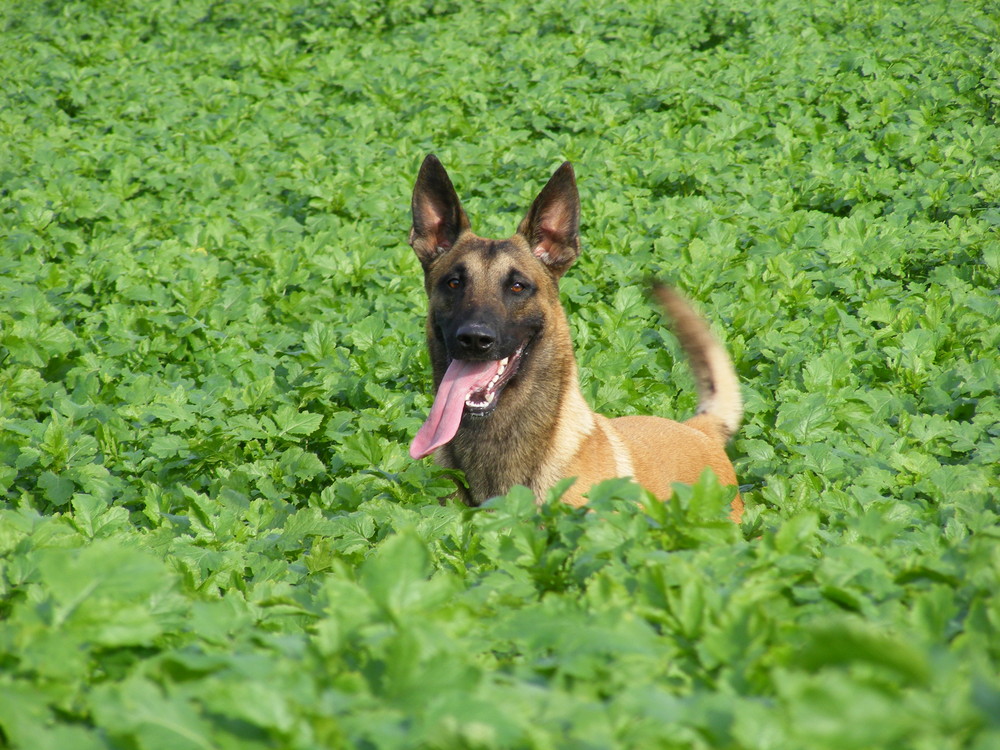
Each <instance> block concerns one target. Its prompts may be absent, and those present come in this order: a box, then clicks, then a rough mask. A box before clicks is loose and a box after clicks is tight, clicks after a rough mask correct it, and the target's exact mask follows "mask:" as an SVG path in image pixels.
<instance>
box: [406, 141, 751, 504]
mask: <svg viewBox="0 0 1000 750" xmlns="http://www.w3.org/2000/svg"><path fill="white" fill-rule="evenodd" d="M412 211H413V226H412V228H411V230H410V237H409V241H410V246H411V247H412V248H413V250H414V252H415V253H416V256H417V258H418V259H419V261H420V264H421V266H422V267H423V272H424V288H425V290H426V292H427V298H428V313H427V325H426V333H427V346H428V348H429V350H430V360H431V365H432V368H433V372H434V386H435V389H436V394H437V395H436V396H435V398H434V403H433V406H432V407H431V411H430V415H429V416H428V418H427V421H426V422H424V424H423V425H422V426H421V427H420V429H419V431H418V432H417V434H416V437H415V438H414V439H413V443H412V444H411V446H410V455H411V456H412V457H413V458H414V459H421V458H424V457H426V456H429V455H431V454H432V453H433V454H435V458H436V460H437V461H438V463H439V464H441V465H442V466H445V467H448V468H453V469H459V470H461V471H462V472H464V474H465V478H466V481H467V483H468V488H464V487H462V488H460V489H459V492H460V494H461V495H462V498H463V500H464V501H465V502H466V503H467V504H469V505H479V504H481V503H482V502H484V501H485V500H487V499H489V498H491V497H495V496H497V495H503V494H505V493H506V492H507V491H508V490H510V488H511V487H513V486H514V485H517V484H521V485H526V486H527V487H529V488H530V489H531V490H532V491H533V492H534V493H535V495H536V496H537V497H539V498H541V497H543V496H544V493H545V492H546V490H548V489H550V488H551V487H552V486H553V485H555V484H556V483H557V482H558V481H559V480H560V479H562V478H564V477H576V482H575V483H574V484H572V485H571V486H570V487H569V489H567V490H566V492H565V494H564V495H563V496H562V500H563V501H564V502H567V503H569V504H571V505H573V506H577V507H579V506H581V505H583V504H585V503H586V498H585V496H584V493H585V492H586V491H587V490H588V489H589V488H590V487H591V486H593V485H594V484H595V483H596V482H599V481H601V480H603V479H609V478H611V477H632V479H633V480H635V481H636V482H638V483H639V484H640V485H641V486H643V487H645V488H646V489H647V490H649V491H650V492H652V493H653V494H654V495H655V496H657V497H658V498H661V499H667V498H668V497H669V496H670V495H671V492H672V488H671V485H672V483H674V482H682V483H685V484H693V483H694V482H696V481H697V480H698V479H699V477H700V476H701V474H702V472H703V470H704V469H705V468H710V469H711V470H712V471H713V472H715V475H716V476H717V477H718V479H719V481H720V482H721V483H722V484H725V485H736V473H735V471H734V469H733V465H732V463H731V462H730V460H729V458H728V457H727V455H726V452H725V445H726V442H727V441H728V440H729V438H730V437H732V435H733V434H734V433H735V432H736V430H737V429H738V428H739V425H740V421H741V419H742V416H743V405H742V399H741V396H740V387H739V381H738V380H737V376H736V372H735V370H734V368H733V365H732V363H731V361H730V359H729V356H728V355H727V353H726V351H725V349H724V348H723V347H722V346H721V345H720V344H719V343H718V342H717V341H716V340H715V338H714V337H713V336H712V334H711V332H710V331H709V328H708V325H707V324H706V323H705V322H704V321H703V320H702V319H701V318H700V317H698V315H697V314H696V313H695V312H694V311H693V310H692V309H691V307H690V306H689V305H688V304H687V302H686V301H685V300H684V298H683V297H681V296H680V295H679V294H678V293H677V292H675V291H674V290H672V289H670V288H668V287H666V286H660V285H657V286H656V287H655V288H654V292H655V295H656V296H657V297H658V298H659V300H660V302H661V303H662V304H663V306H664V307H665V308H666V310H667V313H668V314H669V316H670V317H671V318H672V319H673V322H674V331H675V334H676V335H677V337H678V339H679V340H680V342H681V346H682V348H683V349H684V351H685V353H686V354H687V356H688V358H689V360H690V362H691V365H692V369H693V370H694V373H695V378H696V382H697V387H698V393H699V405H698V410H697V414H696V415H695V416H694V417H692V418H691V419H688V420H687V421H685V422H682V423H679V422H674V421H672V420H669V419H664V418H660V417H651V416H650V417H647V416H629V417H619V418H617V419H609V418H608V417H604V416H602V415H600V414H597V413H595V412H594V411H592V410H591V408H590V407H589V406H588V405H587V403H586V401H585V400H584V398H583V394H582V393H581V391H580V386H579V382H578V378H577V362H576V356H575V355H574V352H573V346H572V343H571V341H570V331H569V325H568V323H567V320H566V315H565V312H564V309H563V306H562V304H561V303H560V301H559V287H558V282H559V279H560V278H561V277H562V275H563V274H564V273H566V271H567V270H568V269H569V267H570V266H571V265H572V264H573V262H574V261H575V260H576V258H577V257H578V256H579V254H580V237H579V223H580V222H579V220H580V197H579V193H578V191H577V187H576V177H575V175H574V172H573V167H572V166H571V165H570V163H569V162H565V163H564V164H563V165H562V166H560V167H559V168H558V169H557V170H556V171H555V173H554V174H553V175H552V177H551V179H550V180H549V181H548V183H547V184H546V185H545V187H544V188H542V191H541V192H540V193H539V194H538V196H537V197H536V198H535V200H534V202H533V203H532V204H531V207H530V208H529V209H528V212H527V214H526V215H525V217H524V220H523V221H522V222H521V223H520V225H519V226H518V228H517V232H516V233H515V234H514V236H513V237H510V238H509V239H503V240H493V239H487V238H485V237H479V236H477V235H475V234H473V232H472V231H471V230H470V224H469V219H468V217H467V216H466V214H465V211H464V209H463V208H462V204H461V202H460V201H459V199H458V194H457V193H456V192H455V188H454V186H453V185H452V182H451V179H450V178H449V177H448V173H447V172H446V171H445V169H444V166H443V165H442V164H441V162H440V161H439V160H438V158H437V157H436V156H434V155H433V154H430V155H428V156H427V157H426V158H425V159H424V162H423V164H422V165H421V167H420V172H419V174H418V176H417V181H416V184H415V186H414V188H413V200H412ZM731 509H732V510H731V513H730V517H731V518H732V519H733V520H734V521H736V522H739V521H740V519H741V517H742V513H743V501H742V500H741V498H740V496H739V494H737V495H736V498H735V499H734V500H733V502H732V506H731Z"/></svg>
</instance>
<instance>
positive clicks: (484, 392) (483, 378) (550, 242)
mask: <svg viewBox="0 0 1000 750" xmlns="http://www.w3.org/2000/svg"><path fill="white" fill-rule="evenodd" d="M412 208H413V227H412V229H411V230H410V245H411V246H412V247H413V250H414V252H415V253H416V255H417V258H419V260H420V264H421V265H422V266H423V269H424V283H425V288H426V290H427V296H428V299H429V310H428V323H427V325H428V344H429V346H430V350H431V359H432V361H433V364H434V374H435V380H436V382H437V383H438V395H437V398H436V399H435V403H434V407H433V408H432V410H431V418H430V419H429V420H428V422H427V424H425V426H424V428H423V429H422V430H421V433H424V435H423V437H425V438H427V439H426V440H424V439H422V437H421V434H418V440H417V441H415V442H414V447H413V448H412V449H411V451H412V452H414V453H419V454H421V455H427V453H430V452H431V451H432V450H434V448H436V447H438V446H439V445H441V444H443V443H444V442H448V441H449V440H450V439H451V438H452V437H454V434H455V432H457V430H458V427H459V422H460V420H461V419H463V418H464V417H466V416H469V417H477V416H486V415H489V414H491V413H492V412H493V411H494V410H495V409H496V408H497V405H498V404H499V403H500V396H501V393H503V392H504V391H505V390H508V389H509V390H510V391H511V392H514V391H517V390H518V381H519V380H523V379H524V375H525V373H526V372H527V370H528V369H530V368H531V367H544V366H546V364H547V363H546V362H544V361H539V358H538V356H537V349H539V347H537V346H535V344H536V343H537V342H538V339H539V338H540V337H541V336H544V335H545V332H546V327H547V325H548V323H549V322H550V321H551V320H552V319H553V318H554V317H556V316H559V317H561V315H562V313H561V308H560V306H559V298H558V286H557V282H558V279H559V278H560V277H561V276H562V274H563V273H565V272H566V270H567V269H568V268H569V267H570V266H571V265H572V264H573V261H575V260H576V258H577V256H578V255H579V253H580V238H579V220H580V219H579V217H580V198H579V194H578V192H577V188H576V179H575V176H574V174H573V167H572V166H571V165H570V164H569V162H566V163H564V164H563V165H562V166H560V167H559V168H558V169H557V170H556V171H555V173H554V174H553V175H552V177H551V179H550V180H549V182H548V184H546V185H545V187H544V188H542V191H541V192H540V193H539V194H538V196H537V197H536V198H535V200H534V202H533V203H532V204H531V207H530V208H529V209H528V212H527V214H526V215H525V217H524V219H523V220H522V221H521V223H520V225H519V226H518V228H517V231H516V232H515V234H514V235H513V236H512V237H510V238H508V239H502V240H494V239H487V238H485V237H479V236H478V235H476V234H474V233H473V232H472V231H471V230H470V225H469V219H468V217H467V216H466V214H465V210H464V209H463V208H462V204H461V202H460V201H459V199H458V195H457V193H456V192H455V188H454V186H453V185H452V183H451V179H450V178H449V177H448V173H447V172H446V171H445V169H444V167H443V166H442V165H441V162H440V161H438V159H437V157H435V156H434V155H433V154H432V155H429V156H428V157H427V158H426V159H424V163H423V165H422V166H421V167H420V174H419V175H418V176H417V182H416V185H415V187H414V189H413V202H412ZM543 359H544V358H543ZM512 395H513V394H512V393H511V395H508V396H505V398H504V400H505V401H507V402H510V401H513V400H514V399H513V398H512ZM428 432H433V433H435V434H436V437H434V438H433V439H431V437H429V436H428V435H427V433H428ZM418 443H419V446H418Z"/></svg>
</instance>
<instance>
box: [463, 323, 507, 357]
mask: <svg viewBox="0 0 1000 750" xmlns="http://www.w3.org/2000/svg"><path fill="white" fill-rule="evenodd" d="M455 339H456V340H457V341H458V347H459V349H460V350H461V353H462V354H485V353H486V352H487V351H489V349H490V347H491V346H493V344H494V343H496V340H497V335H496V333H495V332H494V331H493V329H492V328H490V327H489V326H488V325H486V324H485V323H466V324H465V325H463V326H462V327H461V328H459V329H458V331H457V332H456V333H455Z"/></svg>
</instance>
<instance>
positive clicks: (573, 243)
mask: <svg viewBox="0 0 1000 750" xmlns="http://www.w3.org/2000/svg"><path fill="white" fill-rule="evenodd" d="M517 233H518V234H520V235H521V236H523V237H524V238H525V239H526V240H528V244H529V245H530V246H531V251H532V252H533V253H534V254H535V255H536V256H537V257H538V258H539V259H540V260H541V261H542V262H543V263H544V264H545V265H547V266H548V267H549V269H550V270H551V271H552V272H553V273H554V274H555V275H556V276H557V277H558V276H562V275H563V273H565V272H566V269H568V268H569V267H570V266H571V265H573V261H574V260H576V258H577V256H578V255H579V254H580V194H579V193H578V192H577V189H576V176H575V175H574V174H573V166H572V165H571V164H570V163H569V162H568V161H567V162H563V164H562V166H561V167H559V169H557V170H556V171H555V174H553V175H552V177H551V178H550V179H549V181H548V184H546V186H545V187H543V188H542V192H540V193H539V194H538V197H537V198H535V202H534V203H532V204H531V208H529V209H528V214H527V216H525V217H524V221H522V222H521V225H520V226H519V227H518V228H517Z"/></svg>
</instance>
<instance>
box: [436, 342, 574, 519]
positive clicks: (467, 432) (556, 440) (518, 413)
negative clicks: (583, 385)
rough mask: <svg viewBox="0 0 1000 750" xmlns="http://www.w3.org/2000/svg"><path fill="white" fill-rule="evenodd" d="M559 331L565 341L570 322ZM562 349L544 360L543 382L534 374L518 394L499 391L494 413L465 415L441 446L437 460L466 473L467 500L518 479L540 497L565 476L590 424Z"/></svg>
mask: <svg viewBox="0 0 1000 750" xmlns="http://www.w3.org/2000/svg"><path fill="white" fill-rule="evenodd" d="M560 334H561V335H565V336H566V340H567V342H568V338H569V330H568V327H566V328H565V329H564V330H562V331H559V332H558V333H557V335H560ZM561 351H563V352H565V353H566V355H565V356H563V357H562V358H561V359H560V360H559V361H553V362H551V363H547V365H546V367H545V371H546V377H545V378H544V381H543V382H538V379H536V380H535V387H534V388H532V389H531V390H530V391H529V392H522V393H521V394H519V397H518V398H517V399H507V400H506V401H505V400H504V395H513V394H503V395H501V400H500V403H499V404H498V405H497V408H496V410H494V412H493V413H492V414H490V415H489V416H488V417H483V418H478V419H477V418H473V419H468V418H466V420H465V421H463V423H462V427H461V428H460V429H459V431H458V434H457V435H456V436H455V438H454V439H453V440H452V441H451V442H450V443H448V444H447V445H445V446H443V447H442V448H441V449H440V450H439V452H438V453H439V455H438V461H439V463H441V464H442V465H444V466H447V467H450V468H455V469H461V470H462V471H463V472H464V473H465V477H466V481H467V482H468V484H469V489H468V492H467V493H466V495H467V497H466V499H467V500H468V501H469V502H471V504H473V505H479V504H481V503H482V502H484V501H486V500H488V499H489V498H491V497H496V496H497V495H503V494H506V493H507V492H508V491H509V490H510V488H511V487H513V486H514V485H516V484H523V485H525V486H527V487H529V488H530V489H531V490H532V491H533V492H534V493H535V494H536V495H537V496H538V497H539V499H542V498H543V497H544V494H545V491H546V490H548V489H549V488H550V487H552V486H553V485H554V484H555V483H556V482H557V481H558V480H559V479H560V478H561V477H562V476H563V470H564V469H565V464H566V460H567V459H566V457H568V456H573V455H575V453H576V451H577V448H579V446H580V444H581V443H582V442H583V440H584V439H585V438H586V437H587V435H589V434H590V432H591V431H592V430H593V429H594V414H593V412H592V411H591V409H590V407H589V406H588V405H587V402H586V400H585V399H584V398H583V394H582V393H581V391H580V385H579V380H578V375H577V369H576V360H575V359H574V357H573V355H572V349H571V348H570V347H568V346H567V347H566V348H565V349H562V350H561ZM540 446H543V447H544V448H543V449H542V450H540V449H539V447H540Z"/></svg>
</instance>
